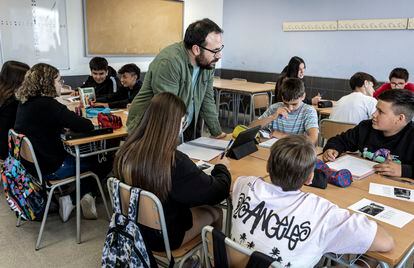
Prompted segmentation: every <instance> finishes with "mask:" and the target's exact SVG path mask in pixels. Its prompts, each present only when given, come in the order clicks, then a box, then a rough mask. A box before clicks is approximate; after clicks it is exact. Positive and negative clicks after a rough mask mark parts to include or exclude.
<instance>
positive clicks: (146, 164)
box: [114, 92, 231, 251]
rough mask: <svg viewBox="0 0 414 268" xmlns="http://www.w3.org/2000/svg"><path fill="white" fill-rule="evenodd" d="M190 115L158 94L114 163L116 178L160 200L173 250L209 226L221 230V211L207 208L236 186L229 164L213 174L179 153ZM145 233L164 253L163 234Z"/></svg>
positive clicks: (152, 245) (171, 97) (170, 98)
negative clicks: (183, 130)
mask: <svg viewBox="0 0 414 268" xmlns="http://www.w3.org/2000/svg"><path fill="white" fill-rule="evenodd" d="M185 112H186V107H185V104H184V102H183V101H182V100H181V99H180V98H179V97H177V96H175V95H174V94H171V93H168V92H163V93H160V94H158V95H156V96H154V97H153V98H152V100H151V102H150V105H149V107H148V109H147V110H146V112H145V114H144V116H143V119H142V121H141V123H140V124H139V126H138V127H137V128H136V129H134V130H133V132H132V133H130V136H129V137H128V139H127V141H126V142H125V143H124V144H123V145H122V147H121V148H120V149H119V151H118V152H117V154H116V157H115V161H114V173H115V176H117V177H118V178H119V179H121V180H123V181H124V182H126V183H127V184H129V185H131V186H135V187H139V188H141V189H143V190H147V191H150V192H152V193H154V194H155V195H156V196H157V197H158V198H159V199H160V200H161V202H162V204H163V208H164V214H165V218H166V225H167V229H168V236H169V240H170V244H171V247H172V249H176V248H179V247H180V246H181V245H182V244H183V243H186V242H188V241H190V240H191V239H193V238H194V237H195V236H197V235H199V234H200V233H201V229H202V228H203V227H204V226H205V225H209V224H210V225H211V224H213V225H214V224H215V225H216V226H218V227H219V226H220V224H221V210H220V209H218V208H214V207H211V206H207V205H214V204H217V203H219V202H220V201H222V200H224V199H225V198H226V197H227V196H228V195H229V190H230V182H231V176H230V173H229V171H228V170H227V168H226V166H225V165H223V164H217V165H215V166H214V169H213V171H212V172H211V174H212V175H211V176H209V175H207V174H205V173H204V172H203V171H202V170H200V169H199V168H198V167H197V166H196V165H195V164H194V163H193V161H191V159H190V158H189V157H188V156H187V155H185V154H184V153H182V152H180V151H178V150H177V146H178V143H179V135H180V133H181V132H182V125H183V123H184V122H185V118H184V115H185ZM222 163H225V162H222ZM142 231H143V236H144V239H145V240H146V242H147V243H148V246H149V247H150V248H151V249H152V250H157V251H159V250H163V248H164V243H163V240H162V235H161V233H159V232H157V231H156V230H152V229H149V228H148V227H145V226H143V228H142Z"/></svg>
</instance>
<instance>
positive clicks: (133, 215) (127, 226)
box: [102, 180, 151, 268]
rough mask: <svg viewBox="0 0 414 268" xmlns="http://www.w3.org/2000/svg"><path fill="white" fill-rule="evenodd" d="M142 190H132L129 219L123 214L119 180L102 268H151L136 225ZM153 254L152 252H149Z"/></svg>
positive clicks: (114, 194) (116, 181)
mask: <svg viewBox="0 0 414 268" xmlns="http://www.w3.org/2000/svg"><path fill="white" fill-rule="evenodd" d="M140 192H141V190H140V189H138V188H131V197H130V200H129V208H128V217H126V216H124V215H123V214H122V210H121V201H120V192H119V180H115V183H114V189H113V201H114V214H113V215H112V219H111V223H110V224H109V231H108V233H107V235H106V239H105V245H104V248H103V252H102V267H146V268H147V267H150V266H151V265H150V255H149V253H148V252H147V248H146V246H145V243H144V240H143V238H142V235H141V232H140V231H139V227H138V225H137V223H136V220H137V215H138V204H139V195H140ZM149 252H150V254H151V251H149Z"/></svg>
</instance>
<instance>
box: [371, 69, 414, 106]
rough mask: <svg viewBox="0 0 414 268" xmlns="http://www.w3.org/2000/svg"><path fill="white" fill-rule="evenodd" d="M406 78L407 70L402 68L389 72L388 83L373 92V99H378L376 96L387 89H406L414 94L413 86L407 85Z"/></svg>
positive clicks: (411, 84) (407, 75)
mask: <svg viewBox="0 0 414 268" xmlns="http://www.w3.org/2000/svg"><path fill="white" fill-rule="evenodd" d="M408 77H409V73H408V71H407V69H404V68H395V69H394V70H392V71H391V73H390V76H389V79H390V82H389V83H385V84H383V85H382V86H380V87H379V88H378V89H377V90H376V91H375V92H374V98H377V99H378V96H379V95H380V94H381V93H382V92H384V91H386V90H389V89H396V88H399V89H408V90H410V91H412V92H414V84H413V83H408Z"/></svg>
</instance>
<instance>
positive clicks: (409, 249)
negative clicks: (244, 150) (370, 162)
mask: <svg viewBox="0 0 414 268" xmlns="http://www.w3.org/2000/svg"><path fill="white" fill-rule="evenodd" d="M266 154H267V156H268V155H269V149H266V148H259V150H258V151H257V152H255V153H253V154H251V155H249V156H247V157H245V158H243V159H241V160H239V161H237V160H230V172H231V174H232V180H233V182H234V181H235V180H236V179H237V177H238V176H240V175H254V174H266V175H265V176H266V177H265V178H266V179H265V180H269V178H268V177H267V172H266V160H265V159H267V156H266ZM264 158H265V159H264ZM258 169H262V170H258ZM255 176H257V175H255ZM262 177H263V176H262ZM370 182H376V183H380V184H387V185H393V186H401V187H405V188H410V189H414V186H413V185H409V184H406V183H402V182H397V181H394V180H390V179H387V178H385V177H382V176H380V175H377V174H374V175H371V176H369V177H367V178H365V179H363V180H360V181H354V182H353V183H352V184H351V186H349V187H348V188H340V187H337V186H334V185H331V184H328V187H327V188H326V189H324V190H323V189H318V188H314V187H309V186H304V187H302V191H304V192H311V193H314V194H316V195H318V196H321V197H323V198H325V199H327V200H329V201H331V202H332V203H335V204H336V205H338V206H339V207H341V208H347V207H349V206H350V205H352V204H354V203H356V202H357V201H359V200H361V199H362V198H364V197H365V198H368V199H370V200H373V201H376V202H380V203H382V204H385V205H388V206H391V207H393V208H396V209H400V210H403V211H406V212H408V213H411V214H414V205H413V203H410V202H408V201H402V200H396V199H391V198H387V197H382V196H377V195H371V194H369V193H368V189H369V183H370ZM353 213H354V212H353ZM371 219H372V218H371ZM377 223H378V224H379V225H381V226H382V227H383V228H384V229H385V230H386V231H387V232H388V233H390V234H391V235H392V236H393V237H394V240H395V248H394V249H393V250H392V251H390V252H387V253H381V252H368V253H367V255H368V256H371V257H373V258H375V259H377V260H379V261H380V262H381V265H382V267H388V265H390V266H395V265H397V264H403V263H404V262H405V261H406V260H407V258H408V257H409V256H410V255H412V254H413V251H414V221H411V222H410V223H408V224H407V225H405V226H404V227H403V228H397V227H394V226H392V225H389V224H386V223H383V222H380V221H378V222H377Z"/></svg>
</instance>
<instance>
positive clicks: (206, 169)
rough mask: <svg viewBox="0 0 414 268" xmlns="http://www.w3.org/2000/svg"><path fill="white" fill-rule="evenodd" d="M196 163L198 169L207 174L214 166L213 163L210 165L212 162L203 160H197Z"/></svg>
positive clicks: (209, 173)
mask: <svg viewBox="0 0 414 268" xmlns="http://www.w3.org/2000/svg"><path fill="white" fill-rule="evenodd" d="M196 165H197V167H198V168H199V169H201V170H202V171H203V172H204V173H206V174H207V175H211V171H212V170H213V168H214V165H212V164H210V163H207V162H204V161H201V160H200V161H198V162H197V163H196Z"/></svg>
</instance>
